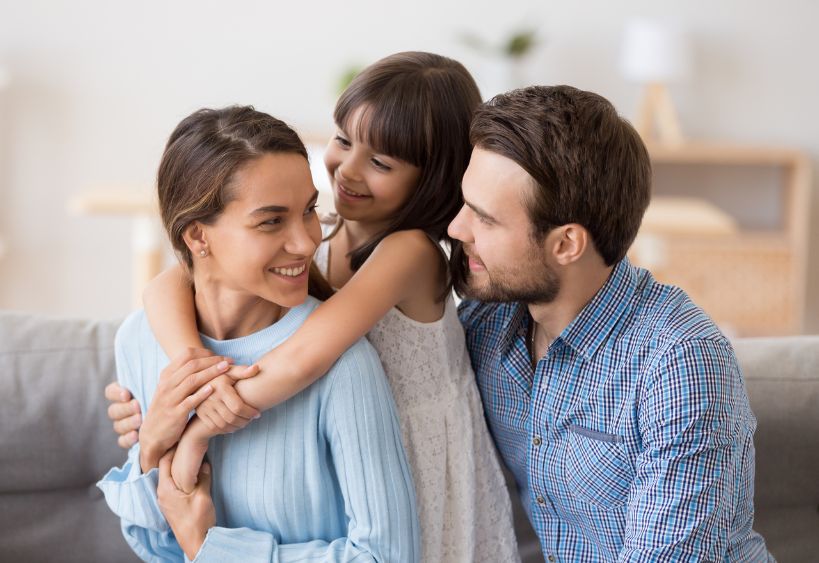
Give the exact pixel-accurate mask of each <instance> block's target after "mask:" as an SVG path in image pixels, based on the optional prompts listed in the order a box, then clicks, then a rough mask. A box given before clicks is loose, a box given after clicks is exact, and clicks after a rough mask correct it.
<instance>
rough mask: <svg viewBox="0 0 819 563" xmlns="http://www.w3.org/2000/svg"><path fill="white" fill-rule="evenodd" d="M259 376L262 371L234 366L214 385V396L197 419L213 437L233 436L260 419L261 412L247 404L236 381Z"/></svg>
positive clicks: (204, 403)
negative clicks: (235, 386) (238, 390)
mask: <svg viewBox="0 0 819 563" xmlns="http://www.w3.org/2000/svg"><path fill="white" fill-rule="evenodd" d="M257 373H259V367H258V366H256V365H252V366H247V367H245V366H232V367H231V369H230V370H229V371H228V373H226V374H225V375H220V376H219V377H217V378H215V379H214V380H213V381H211V385H212V386H213V393H212V394H211V395H210V396H209V397H208V398H207V399H205V400H204V401H203V402H202V404H201V405H199V407H197V409H196V416H198V417H199V419H200V420H201V421H202V423H204V425H205V427H206V428H207V430H208V432H209V434H210V436H216V435H218V434H230V433H231V432H235V431H237V430H239V429H240V428H244V427H245V426H247V425H248V424H249V423H250V421H251V420H253V419H254V418H259V416H260V413H259V411H258V410H257V409H255V408H254V407H252V406H251V405H248V404H247V403H245V402H244V401H243V400H242V398H241V397H240V396H239V394H238V393H237V392H236V389H234V387H233V386H234V385H235V384H236V381H237V380H239V379H247V378H248V377H253V376H255V375H256V374H257Z"/></svg>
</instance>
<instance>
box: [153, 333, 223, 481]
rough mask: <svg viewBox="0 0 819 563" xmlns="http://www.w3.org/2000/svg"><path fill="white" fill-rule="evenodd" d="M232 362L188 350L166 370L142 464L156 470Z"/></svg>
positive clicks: (154, 403)
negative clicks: (217, 379) (213, 383)
mask: <svg viewBox="0 0 819 563" xmlns="http://www.w3.org/2000/svg"><path fill="white" fill-rule="evenodd" d="M229 362H230V359H229V358H225V357H223V356H214V355H213V353H212V352H211V351H210V350H207V349H204V348H188V349H187V350H186V351H185V352H183V353H182V354H181V355H180V356H177V357H176V358H174V359H173V360H172V361H171V363H170V364H168V366H167V367H166V368H165V369H163V370H162V373H161V374H160V376H159V384H158V385H157V387H156V392H155V393H154V399H153V402H152V403H151V405H150V406H149V407H148V412H147V413H145V420H144V421H143V422H142V428H141V430H140V437H139V440H140V444H141V446H142V447H141V448H140V455H139V463H140V466H141V467H142V470H143V471H148V470H149V469H151V468H154V467H156V466H157V464H158V463H159V458H161V457H162V456H163V455H165V453H166V452H167V451H168V450H170V449H171V448H172V447H173V446H174V445H175V444H176V443H177V442H178V441H179V437H180V436H181V435H182V431H183V430H185V426H186V425H187V423H188V415H189V414H190V412H191V411H192V410H193V409H195V408H196V407H198V406H199V404H200V403H201V402H202V401H204V400H205V398H207V397H208V395H210V394H211V393H212V392H213V387H212V386H211V384H210V382H211V381H212V380H213V379H214V378H215V377H218V376H219V375H221V374H223V373H225V372H226V371H228V369H229V367H230V364H229Z"/></svg>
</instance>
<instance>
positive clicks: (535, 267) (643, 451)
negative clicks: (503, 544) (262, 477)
mask: <svg viewBox="0 0 819 563" xmlns="http://www.w3.org/2000/svg"><path fill="white" fill-rule="evenodd" d="M471 140H472V143H473V145H474V147H475V148H474V151H473V153H472V159H471V161H470V164H469V168H468V169H467V171H466V175H465V176H464V180H463V195H464V200H465V205H464V207H463V209H462V210H461V212H460V213H459V215H458V216H457V217H456V218H455V220H454V221H453V222H452V224H451V225H450V227H449V233H450V235H451V236H452V237H453V238H455V239H457V241H459V243H458V244H456V247H455V248H454V250H453V257H452V261H453V276H454V279H455V282H456V289H457V290H458V291H459V293H461V294H463V295H465V296H466V297H467V298H468V299H467V300H466V301H464V302H463V303H462V304H461V308H460V315H461V321H462V322H463V324H464V327H465V329H466V334H467V344H468V346H469V349H470V353H471V357H472V364H473V367H474V369H475V373H476V375H477V378H478V385H479V388H480V391H481V395H482V398H483V401H484V407H485V410H486V416H487V419H488V422H489V426H490V429H491V431H492V434H493V436H494V438H495V441H496V444H497V446H498V449H499V451H500V454H501V456H502V457H503V460H504V461H505V463H506V465H507V466H508V467H509V469H510V470H511V471H512V473H513V474H514V476H515V480H516V481H517V484H518V487H519V490H520V496H521V499H522V501H523V505H524V507H525V509H526V511H527V514H528V516H529V519H530V520H531V522H532V524H533V526H534V528H535V531H536V532H537V534H538V536H539V538H540V542H541V546H542V549H543V554H544V556H545V557H546V558H547V560H548V561H550V562H551V561H658V560H660V561H767V560H769V555H768V553H767V550H766V548H765V543H764V541H763V539H762V538H761V537H760V536H759V534H757V533H755V532H754V531H753V530H752V523H753V477H754V446H753V440H752V438H753V432H754V429H755V424H756V422H755V419H754V416H753V414H752V413H751V410H750V408H749V405H748V399H747V396H746V393H745V388H744V384H743V380H742V375H741V373H740V370H739V367H738V366H737V362H736V358H735V356H734V353H733V350H732V348H731V345H730V343H729V342H728V340H727V339H726V338H725V337H724V336H723V335H722V334H721V333H720V332H719V330H718V329H717V328H716V326H715V325H714V324H713V323H712V322H711V320H710V319H709V318H708V316H707V315H705V313H703V312H702V310H700V309H699V308H698V307H697V306H696V305H694V304H693V303H692V302H691V301H690V300H689V298H688V297H687V296H686V295H685V293H683V292H682V291H681V290H680V289H678V288H675V287H671V286H666V285H661V284H658V283H657V282H656V281H654V279H653V278H652V277H651V274H649V273H648V272H647V271H645V270H641V269H638V268H635V267H633V266H632V265H631V264H630V263H629V262H628V259H626V258H625V255H626V251H627V250H628V248H629V246H630V245H631V243H632V242H633V240H634V237H635V235H636V234H637V230H638V228H639V226H640V222H641V220H642V216H643V213H644V212H645V209H646V207H647V205H648V201H649V197H650V184H651V167H650V163H649V158H648V154H647V152H646V149H645V147H644V145H643V143H642V142H641V140H640V138H639V136H638V135H637V133H636V132H635V131H634V129H633V128H632V127H631V126H630V125H629V124H628V123H627V122H626V121H625V120H623V119H621V118H620V117H619V116H618V115H617V112H616V111H615V109H614V107H613V106H612V105H611V104H610V103H609V102H607V101H606V100H605V99H603V98H602V97H600V96H598V95H596V94H592V93H590V92H583V91H581V90H577V89H575V88H571V87H567V86H556V87H539V86H536V87H530V88H525V89H522V90H516V91H514V92H510V93H508V94H503V95H500V96H497V97H496V98H494V99H493V100H491V101H490V102H488V103H486V104H484V105H483V106H481V107H480V108H479V110H478V111H477V114H476V116H475V119H474V121H473V124H472V131H471Z"/></svg>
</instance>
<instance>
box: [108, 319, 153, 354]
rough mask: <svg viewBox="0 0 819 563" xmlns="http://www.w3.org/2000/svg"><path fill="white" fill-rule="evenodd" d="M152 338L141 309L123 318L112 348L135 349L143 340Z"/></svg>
mask: <svg viewBox="0 0 819 563" xmlns="http://www.w3.org/2000/svg"><path fill="white" fill-rule="evenodd" d="M152 337H153V333H152V332H151V327H150V325H149V324H148V317H147V316H146V315H145V311H144V310H143V309H138V310H136V311H134V312H132V313H131V314H129V315H128V316H127V317H125V320H124V321H122V324H121V325H119V328H118V329H117V334H116V336H115V337H114V346H115V347H116V348H117V349H126V348H137V347H139V346H140V345H141V343H142V342H143V341H144V339H146V338H152Z"/></svg>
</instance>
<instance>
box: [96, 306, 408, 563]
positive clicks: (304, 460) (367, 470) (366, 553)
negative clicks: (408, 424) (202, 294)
mask: <svg viewBox="0 0 819 563" xmlns="http://www.w3.org/2000/svg"><path fill="white" fill-rule="evenodd" d="M317 305H318V303H317V302H316V301H315V300H312V301H311V300H308V302H306V303H305V304H304V305H303V306H300V307H297V308H295V309H292V310H291V311H290V312H289V313H288V314H287V315H286V316H285V317H284V318H282V319H281V320H280V321H279V322H277V323H276V324H274V325H271V326H270V327H268V328H267V329H263V330H262V331H259V332H257V333H254V334H251V335H248V336H246V337H242V338H238V339H234V340H225V341H214V340H212V339H208V338H203V340H204V342H205V344H206V345H207V346H208V347H209V348H211V350H213V351H214V352H215V353H217V354H223V355H227V356H230V357H232V358H233V359H235V360H236V362H237V363H239V364H249V363H252V362H254V361H256V360H257V359H258V358H259V357H260V356H261V355H262V354H263V353H265V352H266V351H268V350H269V349H270V348H272V347H275V346H276V345H278V344H280V343H281V342H283V341H284V340H286V339H287V338H288V337H289V336H290V335H291V334H292V333H293V332H294V331H295V330H297V329H298V327H299V326H301V324H302V323H303V322H304V319H305V318H306V317H307V315H308V314H309V313H310V312H311V311H312V310H313V309H315V307H316V306H317ZM115 348H116V353H117V368H118V377H119V381H120V384H121V385H123V386H124V387H126V388H128V389H129V390H130V391H131V393H132V394H133V395H134V397H135V398H136V399H137V400H138V401H139V403H140V405H141V406H142V412H143V415H144V413H145V411H146V406H147V405H148V404H150V401H151V400H152V399H153V394H154V392H155V390H156V385H157V382H158V379H159V372H160V371H161V369H162V368H163V367H164V366H165V365H167V362H168V359H167V357H165V355H164V354H163V353H162V351H161V349H160V348H159V346H158V344H157V342H156V339H155V338H154V337H153V334H152V333H151V331H150V328H149V327H148V325H147V320H146V318H145V316H144V314H142V313H137V314H135V315H132V316H131V317H129V319H127V320H126V321H125V323H123V326H122V327H121V328H120V331H119V333H118V335H117V343H116V347H115ZM208 458H209V460H210V463H211V467H212V470H213V484H212V486H211V495H212V498H213V501H214V506H215V509H216V514H217V522H216V526H214V527H213V528H211V529H210V530H209V531H208V533H207V535H206V537H205V541H204V543H203V544H202V547H201V548H200V550H199V553H198V554H197V556H196V559H195V560H194V561H196V562H210V561H214V562H215V561H218V562H222V561H227V560H242V561H245V562H260V563H265V562H268V561H278V562H287V561H308V560H309V561H328V562H329V561H361V562H364V561H389V562H391V563H392V562H399V563H403V562H407V563H410V562H415V561H417V560H418V558H419V549H420V548H419V525H418V516H417V513H416V507H415V493H414V489H413V484H412V478H411V474H410V470H409V466H408V464H407V460H406V456H405V454H404V448H403V445H402V443H401V433H400V429H399V426H398V420H397V415H396V410H395V405H394V403H393V399H392V395H391V393H390V389H389V385H388V383H387V380H386V377H385V375H384V373H383V370H382V368H381V364H380V363H379V361H378V356H377V354H376V352H375V350H373V349H372V347H371V346H370V345H369V343H367V342H366V341H365V340H363V339H362V340H360V341H359V342H358V343H356V344H355V345H354V346H353V347H351V348H350V349H349V350H348V351H346V352H345V353H344V355H343V356H342V357H341V358H340V359H339V361H337V362H336V364H335V365H334V366H333V367H332V368H331V370H330V371H329V372H328V373H327V374H326V375H325V376H324V377H323V378H322V379H320V380H319V381H317V382H316V383H314V384H313V385H311V386H310V387H308V388H307V389H305V390H304V391H302V392H301V393H299V394H298V395H296V396H295V397H292V398H291V399H289V400H288V401H286V402H284V403H282V404H281V405H277V406H276V407H273V408H272V409H270V410H268V411H265V412H264V413H263V414H262V417H261V418H260V419H259V420H257V421H254V422H252V423H251V424H250V425H248V426H247V427H246V428H244V429H242V430H239V431H237V432H235V433H233V434H230V435H223V436H217V437H215V438H213V439H211V441H210V444H209V450H208ZM157 473H158V472H157V470H155V469H153V470H151V471H149V472H148V473H146V474H142V473H141V471H140V467H139V446H138V445H136V446H134V448H132V449H131V451H130V452H129V456H128V460H127V461H126V463H125V464H124V465H123V466H122V467H121V468H114V469H112V470H111V471H109V472H108V474H106V476H105V477H104V478H103V479H102V480H101V481H100V482H99V483H98V487H99V488H100V489H101V490H102V491H103V493H104V495H105V499H106V502H107V503H108V505H109V507H110V508H111V510H112V511H113V512H114V513H115V514H117V516H119V517H120V519H121V520H122V530H123V534H124V536H125V538H126V540H127V541H128V543H129V544H130V545H131V547H132V548H133V549H134V551H135V552H136V553H137V555H139V556H140V557H141V558H142V559H144V560H146V561H184V560H185V556H184V554H183V552H182V550H181V548H180V547H179V545H178V543H177V542H176V539H175V538H174V536H173V533H172V531H171V530H170V529H169V527H168V524H167V521H166V520H165V518H164V516H163V515H162V512H161V511H160V510H159V506H158V503H157V498H156V486H157Z"/></svg>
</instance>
